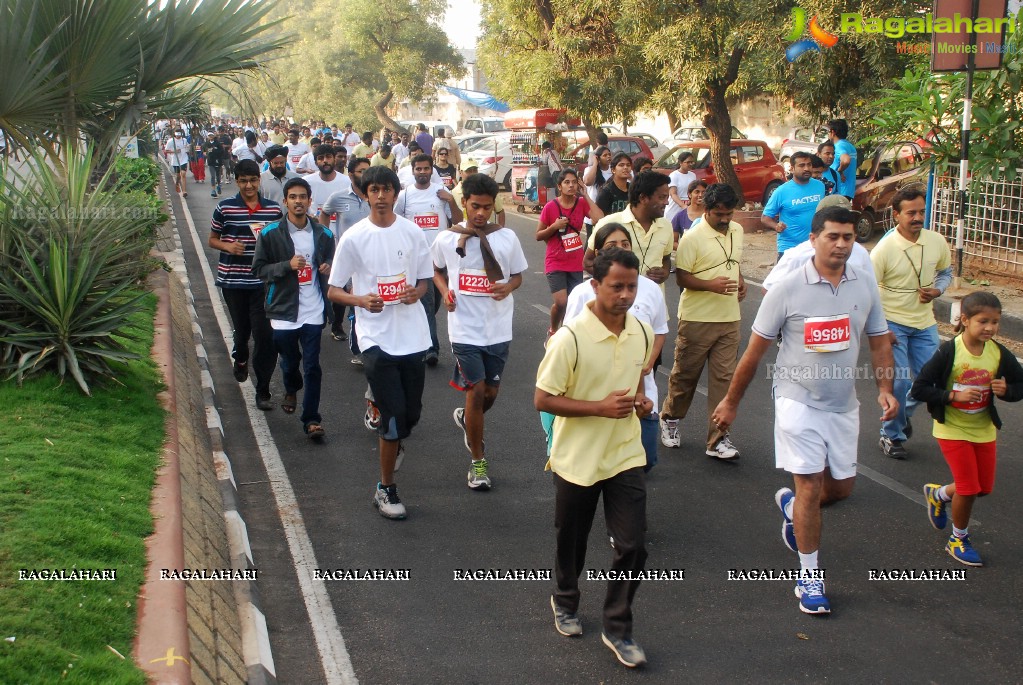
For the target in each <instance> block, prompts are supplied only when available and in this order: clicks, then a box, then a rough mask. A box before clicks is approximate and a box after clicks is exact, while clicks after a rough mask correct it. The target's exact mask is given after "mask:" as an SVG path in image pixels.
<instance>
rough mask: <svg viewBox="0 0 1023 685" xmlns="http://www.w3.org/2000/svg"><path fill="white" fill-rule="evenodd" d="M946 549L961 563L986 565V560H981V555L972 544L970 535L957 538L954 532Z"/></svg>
mask: <svg viewBox="0 0 1023 685" xmlns="http://www.w3.org/2000/svg"><path fill="white" fill-rule="evenodd" d="M945 551H946V552H948V553H949V554H950V555H951V556H952V557H953V558H954V559H955V560H956V561H958V562H959V563H960V564H966V565H967V566H983V565H984V562H983V561H981V560H980V555H979V554H977V550H975V549H973V545H971V544H970V536H969V535H964V536H963V537H961V538H957V537H956V536H955V534H954V533H953V534H952V535H951V536H950V537H949V538H948V544H946V545H945Z"/></svg>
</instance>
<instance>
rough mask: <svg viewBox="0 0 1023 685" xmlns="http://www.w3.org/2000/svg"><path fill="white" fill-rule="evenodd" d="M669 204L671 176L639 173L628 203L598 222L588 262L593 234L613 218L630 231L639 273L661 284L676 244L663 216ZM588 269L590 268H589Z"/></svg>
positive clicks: (589, 257)
mask: <svg viewBox="0 0 1023 685" xmlns="http://www.w3.org/2000/svg"><path fill="white" fill-rule="evenodd" d="M667 204H668V177H667V176H665V175H664V174H660V173H657V172H656V171H644V172H642V173H639V174H636V178H634V179H633V180H632V184H631V185H630V186H629V206H628V207H626V208H625V209H624V210H622V211H620V212H615V213H614V214H608V215H607V216H605V217H604V218H603V219H601V220H600V221H598V222H597V225H596V227H595V228H594V230H593V232H592V233H591V234H590V237H589V241H588V244H587V250H586V259H585V264H586V266H587V267H589V265H590V264H592V263H593V258H594V250H593V236H595V235H596V234H597V230H596V229H598V228H600V227H601V226H604V225H605V224H609V223H611V222H615V223H619V224H621V225H622V226H625V228H626V229H627V230H628V231H629V239H630V241H631V242H632V251H633V252H634V253H635V254H636V256H637V257H639V259H640V273H641V274H642V275H644V276H646V277H647V278H649V279H650V280H651V281H654V282H655V283H658V284H659V285H660V286H661V292H664V282H665V281H666V280H667V279H668V274H669V273H670V271H671V252H672V250H673V248H674V246H675V233H674V231H672V230H671V223H670V222H669V221H668V220H667V219H665V218H664V208H665V207H666V206H667ZM587 271H591V270H590V269H589V268H587Z"/></svg>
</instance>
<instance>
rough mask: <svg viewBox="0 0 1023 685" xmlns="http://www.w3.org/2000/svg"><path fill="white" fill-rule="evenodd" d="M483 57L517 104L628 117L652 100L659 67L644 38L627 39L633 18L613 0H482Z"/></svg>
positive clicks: (502, 94) (499, 89)
mask: <svg viewBox="0 0 1023 685" xmlns="http://www.w3.org/2000/svg"><path fill="white" fill-rule="evenodd" d="M482 16H483V26H484V31H483V36H482V38H481V39H480V42H479V62H480V64H481V66H482V67H483V69H484V71H485V72H486V74H487V78H488V81H489V83H490V89H491V91H492V92H493V93H494V94H495V95H496V96H497V97H498V98H500V99H502V100H505V101H506V102H509V103H511V104H512V105H513V106H518V107H537V108H539V107H556V108H563V109H566V110H568V111H569V112H570V113H572V114H576V115H579V116H581V117H583V119H584V122H585V123H586V124H587V130H588V131H589V134H590V137H591V138H592V137H593V136H594V135H595V131H596V125H597V124H599V123H601V122H602V121H624V122H628V121H630V120H631V119H632V118H633V117H634V116H635V113H636V112H637V111H638V110H640V109H643V108H644V106H645V105H649V98H650V93H651V91H652V90H653V87H654V85H655V80H654V76H655V74H654V72H653V70H651V69H650V68H649V65H648V64H647V62H646V60H645V59H644V55H643V44H642V42H638V41H631V40H625V39H623V36H624V35H625V32H626V31H627V30H629V29H630V27H631V26H632V23H633V18H632V17H630V16H629V15H628V13H627V12H623V11H622V8H621V5H620V3H617V2H611V1H610V0H585V1H584V2H574V1H571V0H483V13H482Z"/></svg>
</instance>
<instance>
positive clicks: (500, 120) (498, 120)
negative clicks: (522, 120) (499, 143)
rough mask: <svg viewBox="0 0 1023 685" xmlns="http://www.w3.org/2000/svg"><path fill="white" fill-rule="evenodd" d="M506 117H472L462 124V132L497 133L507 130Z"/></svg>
mask: <svg viewBox="0 0 1023 685" xmlns="http://www.w3.org/2000/svg"><path fill="white" fill-rule="evenodd" d="M506 130H508V129H506V128H505V127H504V117H470V118H469V119H466V120H465V123H464V124H463V125H462V132H463V133H464V134H466V135H468V134H472V133H497V132H498V131H506Z"/></svg>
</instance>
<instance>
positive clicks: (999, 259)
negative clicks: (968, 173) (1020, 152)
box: [930, 164, 1023, 276]
mask: <svg viewBox="0 0 1023 685" xmlns="http://www.w3.org/2000/svg"><path fill="white" fill-rule="evenodd" d="M1018 173H1019V176H1018V177H1017V178H1016V180H1015V181H1013V182H1011V183H1010V182H1008V181H1006V180H1004V179H1001V180H993V179H990V178H981V177H978V176H972V177H971V178H970V183H969V190H968V204H967V207H966V230H965V235H964V240H963V252H964V254H965V257H964V260H963V261H964V266H965V267H966V268H969V269H971V270H974V271H982V272H986V273H995V274H1004V275H1008V276H1023V169H1020V170H1018ZM958 188H959V166H958V165H954V164H950V165H948V167H946V168H945V169H944V170H942V171H941V172H940V173H938V175H937V176H936V178H935V179H934V196H933V199H932V202H931V222H930V225H931V228H932V229H934V230H935V231H938V232H939V233H941V234H942V235H944V236H945V237H946V238H948V241H949V244H950V245H951V246H952V247H953V249H954V248H955V234H956V216H958V212H959V190H958Z"/></svg>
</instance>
